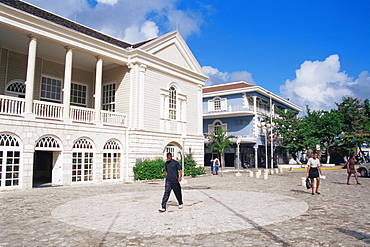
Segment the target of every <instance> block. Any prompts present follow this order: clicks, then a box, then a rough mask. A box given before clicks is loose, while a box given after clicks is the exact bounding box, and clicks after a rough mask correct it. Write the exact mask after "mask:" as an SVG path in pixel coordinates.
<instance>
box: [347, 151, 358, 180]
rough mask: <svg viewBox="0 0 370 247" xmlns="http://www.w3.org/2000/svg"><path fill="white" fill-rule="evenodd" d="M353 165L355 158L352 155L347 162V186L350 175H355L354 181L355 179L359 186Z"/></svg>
mask: <svg viewBox="0 0 370 247" xmlns="http://www.w3.org/2000/svg"><path fill="white" fill-rule="evenodd" d="M355 164H356V161H355V156H354V155H351V158H350V159H349V160H348V162H347V174H348V176H347V184H348V185H349V179H350V178H351V175H352V174H353V175H355V179H356V182H357V184H359V185H360V184H361V183H360V182H359V181H358V176H357V172H356V169H355Z"/></svg>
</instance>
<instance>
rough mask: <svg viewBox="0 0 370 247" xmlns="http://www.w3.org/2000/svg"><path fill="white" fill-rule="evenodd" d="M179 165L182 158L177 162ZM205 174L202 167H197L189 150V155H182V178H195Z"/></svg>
mask: <svg viewBox="0 0 370 247" xmlns="http://www.w3.org/2000/svg"><path fill="white" fill-rule="evenodd" d="M179 163H180V165H181V164H182V156H181V159H180V160H179ZM202 174H205V172H204V167H200V166H199V167H198V166H197V163H196V162H195V159H194V157H193V153H192V152H191V149H190V148H189V153H187V154H185V155H184V176H192V177H196V176H198V175H202Z"/></svg>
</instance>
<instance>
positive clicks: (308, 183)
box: [306, 178, 311, 189]
mask: <svg viewBox="0 0 370 247" xmlns="http://www.w3.org/2000/svg"><path fill="white" fill-rule="evenodd" d="M306 188H307V189H311V181H310V179H309V178H306Z"/></svg>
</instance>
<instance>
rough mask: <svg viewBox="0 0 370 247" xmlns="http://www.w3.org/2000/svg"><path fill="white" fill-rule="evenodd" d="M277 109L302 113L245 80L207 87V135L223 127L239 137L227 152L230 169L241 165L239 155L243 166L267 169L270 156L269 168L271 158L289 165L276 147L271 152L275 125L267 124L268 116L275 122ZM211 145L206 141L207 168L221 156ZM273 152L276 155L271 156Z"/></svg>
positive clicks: (226, 160)
mask: <svg viewBox="0 0 370 247" xmlns="http://www.w3.org/2000/svg"><path fill="white" fill-rule="evenodd" d="M276 108H280V109H289V110H293V111H296V112H297V114H298V112H300V111H301V110H302V109H301V108H300V107H298V106H297V105H295V104H293V103H292V102H290V101H288V100H286V99H283V98H282V97H280V96H278V95H276V94H273V93H271V92H269V91H268V90H266V89H264V88H262V87H260V86H253V85H250V84H248V83H246V82H243V81H240V82H233V83H227V84H220V85H215V86H208V87H203V133H204V134H205V135H206V134H209V133H211V132H213V131H214V129H215V128H217V127H221V128H223V129H225V130H228V135H234V136H236V137H237V138H236V139H235V140H234V142H235V144H234V146H233V147H232V148H231V149H230V150H226V154H225V166H226V167H233V166H237V160H238V154H239V158H240V162H241V164H244V163H245V162H248V163H249V165H250V166H251V167H265V166H266V157H267V165H268V167H269V168H270V167H271V157H273V159H274V161H273V164H275V165H276V163H285V162H286V160H285V158H284V155H277V153H278V152H276V149H277V148H276V147H275V146H273V148H272V149H271V141H270V140H271V135H270V133H271V129H272V130H273V128H274V127H273V125H274V124H272V126H271V123H266V122H265V121H264V119H265V117H266V116H269V117H271V116H272V119H274V118H276V117H278V116H277V115H276V114H275V109H276ZM272 122H273V121H272ZM262 125H264V127H263V126H262ZM266 138H267V142H266ZM207 142H208V140H207V138H206V139H205V156H204V159H205V160H204V163H205V164H206V165H207V164H209V161H210V159H211V157H215V156H217V154H216V152H213V151H212V150H211V149H210V148H209V147H208V146H207ZM272 143H273V142H272ZM266 145H267V155H266ZM273 145H274V143H273ZM271 150H272V152H271ZM272 153H274V155H272V156H271V154H272Z"/></svg>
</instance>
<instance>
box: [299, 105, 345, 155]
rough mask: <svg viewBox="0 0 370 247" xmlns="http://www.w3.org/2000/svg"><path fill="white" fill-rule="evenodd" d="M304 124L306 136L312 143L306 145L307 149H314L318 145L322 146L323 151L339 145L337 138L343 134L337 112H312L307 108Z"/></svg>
mask: <svg viewBox="0 0 370 247" xmlns="http://www.w3.org/2000/svg"><path fill="white" fill-rule="evenodd" d="M303 122H304V125H305V136H306V138H307V139H310V143H306V148H307V149H308V148H311V149H314V148H315V146H316V144H320V147H321V149H328V148H329V147H332V146H335V145H338V144H339V140H338V138H337V136H338V135H339V134H340V133H341V132H342V123H341V121H340V115H339V114H338V112H337V111H336V110H330V111H322V110H319V111H311V110H310V109H309V107H308V106H307V115H306V116H304V117H303Z"/></svg>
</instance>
